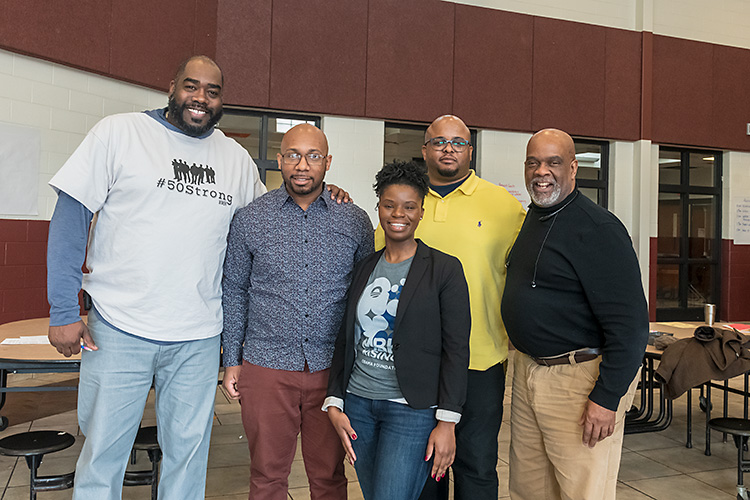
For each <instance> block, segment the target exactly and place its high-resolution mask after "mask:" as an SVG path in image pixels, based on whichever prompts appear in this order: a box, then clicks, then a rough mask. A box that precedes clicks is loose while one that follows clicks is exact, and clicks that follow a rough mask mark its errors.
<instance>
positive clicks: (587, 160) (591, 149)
mask: <svg viewBox="0 0 750 500" xmlns="http://www.w3.org/2000/svg"><path fill="white" fill-rule="evenodd" d="M573 140H574V141H575V146H576V160H578V173H577V174H576V183H577V184H578V189H579V190H580V191H581V193H583V195H584V196H586V197H587V198H589V199H591V200H592V201H593V202H594V203H597V204H598V205H601V206H602V207H604V208H607V191H608V189H607V179H608V167H609V143H608V142H604V141H593V140H590V139H573Z"/></svg>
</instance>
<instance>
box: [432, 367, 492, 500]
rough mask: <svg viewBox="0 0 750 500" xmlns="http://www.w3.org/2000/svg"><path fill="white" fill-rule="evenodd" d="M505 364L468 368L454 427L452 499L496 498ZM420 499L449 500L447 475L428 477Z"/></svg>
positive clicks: (485, 499) (475, 499)
mask: <svg viewBox="0 0 750 500" xmlns="http://www.w3.org/2000/svg"><path fill="white" fill-rule="evenodd" d="M504 396H505V363H498V364H496V365H495V366H493V367H491V368H489V369H487V370H485V371H478V370H469V382H468V388H467V391H466V403H465V404H464V410H463V413H462V414H461V421H460V422H459V423H458V425H457V426H456V459H455V461H454V462H453V466H452V469H453V477H454V482H455V497H454V498H455V500H497V490H498V480H497V435H498V434H499V433H500V423H501V422H502V421H503V397H504ZM419 500H448V475H447V474H446V476H445V477H444V478H443V479H442V480H441V481H440V482H436V481H435V480H434V479H432V478H428V479H427V483H426V484H425V487H424V489H423V490H422V495H421V496H420V497H419Z"/></svg>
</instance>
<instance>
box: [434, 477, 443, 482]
mask: <svg viewBox="0 0 750 500" xmlns="http://www.w3.org/2000/svg"><path fill="white" fill-rule="evenodd" d="M441 477H443V476H438V477H437V478H435V482H437V483H439V482H440V478H441Z"/></svg>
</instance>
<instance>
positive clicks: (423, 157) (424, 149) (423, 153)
mask: <svg viewBox="0 0 750 500" xmlns="http://www.w3.org/2000/svg"><path fill="white" fill-rule="evenodd" d="M422 159H423V160H424V161H425V162H426V161H427V144H423V145H422Z"/></svg>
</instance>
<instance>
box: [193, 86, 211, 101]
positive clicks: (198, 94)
mask: <svg viewBox="0 0 750 500" xmlns="http://www.w3.org/2000/svg"><path fill="white" fill-rule="evenodd" d="M193 99H194V100H196V101H198V102H207V101H208V98H207V96H206V91H205V90H204V89H202V88H199V89H198V90H196V91H195V93H194V94H193Z"/></svg>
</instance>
